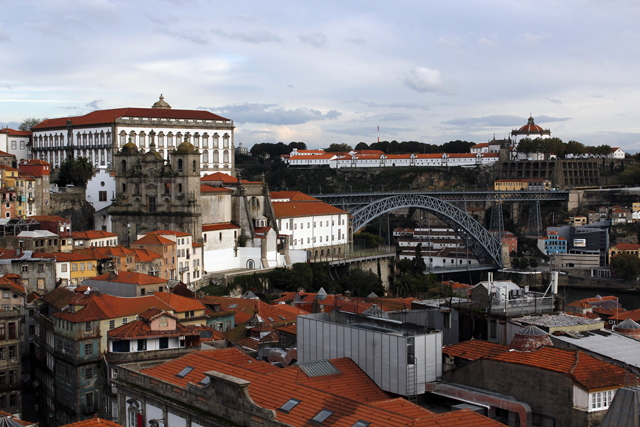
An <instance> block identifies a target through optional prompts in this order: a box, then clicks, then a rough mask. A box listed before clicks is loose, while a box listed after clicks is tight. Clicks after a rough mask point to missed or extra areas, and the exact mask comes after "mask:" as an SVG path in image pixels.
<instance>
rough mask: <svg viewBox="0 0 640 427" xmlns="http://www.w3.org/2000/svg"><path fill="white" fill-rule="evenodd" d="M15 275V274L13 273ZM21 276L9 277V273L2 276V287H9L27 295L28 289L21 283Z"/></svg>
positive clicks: (0, 280) (0, 286) (0, 279)
mask: <svg viewBox="0 0 640 427" xmlns="http://www.w3.org/2000/svg"><path fill="white" fill-rule="evenodd" d="M11 276H13V275H11ZM19 277H20V276H18V279H16V278H14V277H8V275H6V274H5V275H3V276H0V288H4V289H6V288H9V289H11V290H12V291H13V292H17V293H18V294H21V295H23V296H24V295H26V294H27V291H26V290H25V288H24V286H23V285H21V282H20V279H19Z"/></svg>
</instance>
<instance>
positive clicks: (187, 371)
mask: <svg viewBox="0 0 640 427" xmlns="http://www.w3.org/2000/svg"><path fill="white" fill-rule="evenodd" d="M194 369H195V368H194V367H193V366H187V367H186V368H184V369H183V370H182V371H180V372H178V374H177V375H176V377H178V378H184V377H186V376H187V374H188V373H189V372H191V371H193V370H194Z"/></svg>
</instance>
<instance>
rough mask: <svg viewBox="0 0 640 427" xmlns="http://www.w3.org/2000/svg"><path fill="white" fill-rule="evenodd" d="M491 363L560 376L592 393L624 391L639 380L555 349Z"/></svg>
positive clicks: (508, 354) (510, 355)
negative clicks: (628, 382)
mask: <svg viewBox="0 0 640 427" xmlns="http://www.w3.org/2000/svg"><path fill="white" fill-rule="evenodd" d="M487 359H489V360H494V361H497V362H506V363H514V364H518V365H526V366H531V367H535V368H540V369H545V370H549V371H554V372H559V373H562V374H564V375H566V376H568V377H570V378H572V379H573V380H574V381H575V382H576V383H577V384H578V385H579V386H581V387H582V388H584V389H586V390H589V391H597V390H605V389H611V388H618V387H622V386H624V385H625V384H626V381H627V380H634V379H635V378H633V375H632V374H631V373H630V372H629V371H627V370H626V369H623V368H620V367H618V366H615V365H612V364H611V363H607V362H603V361H602V360H599V359H596V358H595V357H592V356H589V355H588V354H586V353H584V352H582V351H573V350H565V349H560V348H554V347H540V348H539V349H537V350H536V351H531V352H519V351H507V352H503V353H500V354H497V355H494V356H489V357H487Z"/></svg>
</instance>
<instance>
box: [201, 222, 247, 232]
mask: <svg viewBox="0 0 640 427" xmlns="http://www.w3.org/2000/svg"><path fill="white" fill-rule="evenodd" d="M236 228H240V227H238V226H237V225H235V224H231V223H230V222H220V223H218V224H202V231H218V230H232V229H236Z"/></svg>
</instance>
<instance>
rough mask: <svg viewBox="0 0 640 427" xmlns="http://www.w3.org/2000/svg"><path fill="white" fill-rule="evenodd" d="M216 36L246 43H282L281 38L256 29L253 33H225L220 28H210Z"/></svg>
mask: <svg viewBox="0 0 640 427" xmlns="http://www.w3.org/2000/svg"><path fill="white" fill-rule="evenodd" d="M211 32H212V33H213V34H215V35H217V36H220V37H224V38H226V39H230V40H239V41H242V42H246V43H269V42H275V43H282V39H281V38H280V37H278V36H277V35H275V34H273V33H270V32H268V31H256V32H253V33H226V32H224V31H222V30H211Z"/></svg>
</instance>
